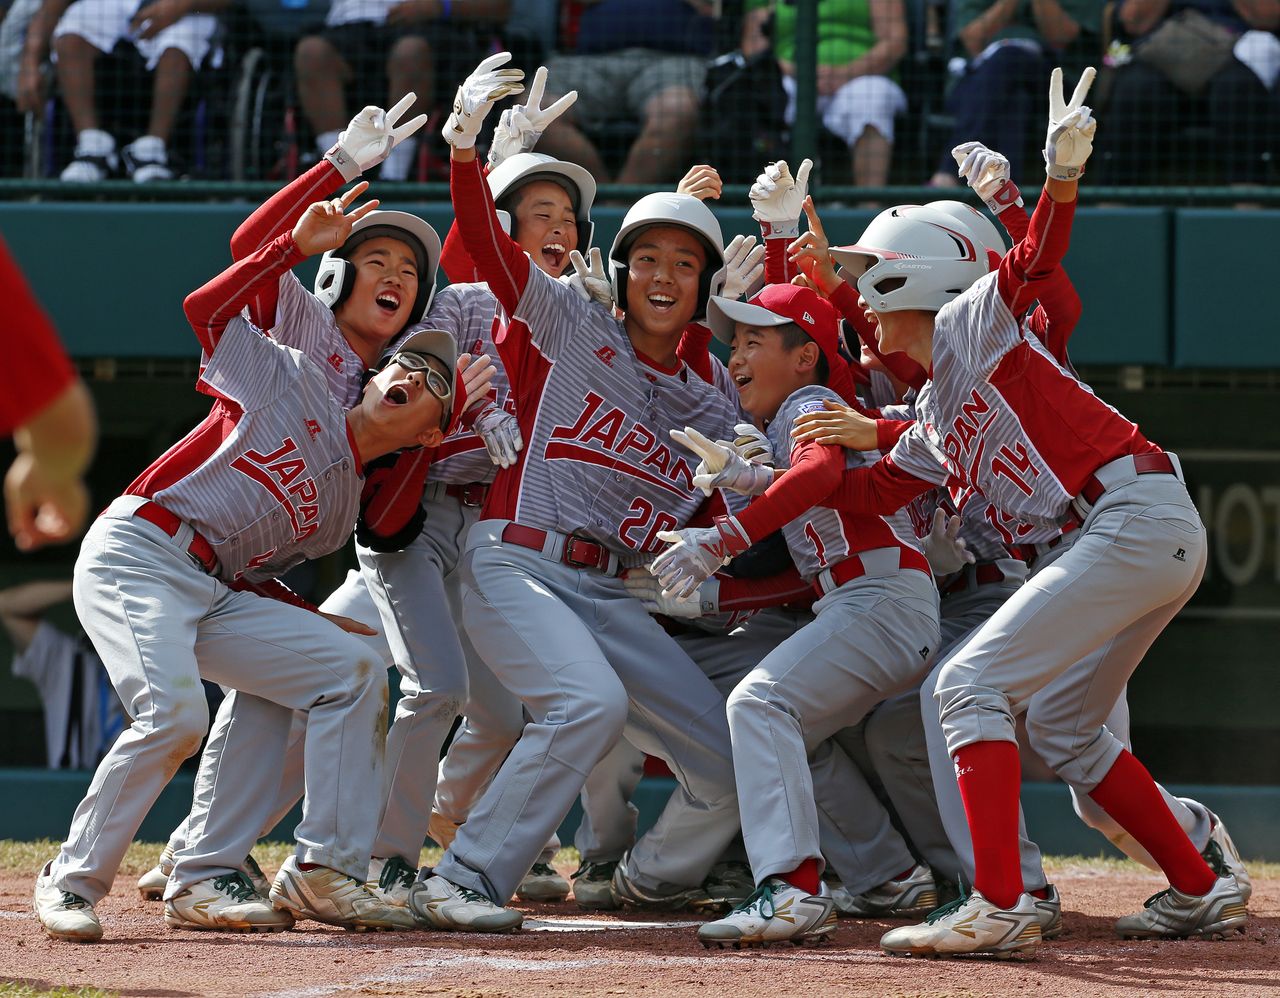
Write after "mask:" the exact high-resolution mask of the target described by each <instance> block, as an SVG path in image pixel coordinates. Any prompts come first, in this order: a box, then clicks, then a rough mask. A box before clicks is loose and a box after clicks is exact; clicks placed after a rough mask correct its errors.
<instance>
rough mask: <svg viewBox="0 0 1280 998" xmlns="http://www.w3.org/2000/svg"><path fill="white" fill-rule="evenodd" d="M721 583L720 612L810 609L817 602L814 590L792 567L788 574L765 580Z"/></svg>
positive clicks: (725, 577)
mask: <svg viewBox="0 0 1280 998" xmlns="http://www.w3.org/2000/svg"><path fill="white" fill-rule="evenodd" d="M716 581H718V582H719V583H720V612H721V613H730V612H732V611H735V610H764V609H766V608H767V607H771V606H788V605H794V604H801V605H808V604H810V603H812V602H813V601H814V596H815V594H814V591H813V586H811V585H809V583H807V582H805V581H804V579H802V578H800V573H799V572H798V571H797V570H796V567H795V566H794V565H792V566H791V567H790V568H788V569H787V570H786V571H785V572H780V573H779V574H777V575H769V576H766V577H765V578H763V579H738V578H734V577H733V576H730V575H717V576H716Z"/></svg>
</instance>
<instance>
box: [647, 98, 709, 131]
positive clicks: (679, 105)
mask: <svg viewBox="0 0 1280 998" xmlns="http://www.w3.org/2000/svg"><path fill="white" fill-rule="evenodd" d="M697 120H698V95H697V94H696V93H694V91H693V90H691V89H689V88H688V87H667V89H665V90H663V91H661V92H660V93H656V94H654V95H653V96H652V97H650V98H649V100H648V101H647V102H646V103H645V105H644V126H645V128H649V129H653V128H661V129H663V130H664V131H681V130H684V129H686V128H689V127H692V125H693V124H695V123H696V122H697Z"/></svg>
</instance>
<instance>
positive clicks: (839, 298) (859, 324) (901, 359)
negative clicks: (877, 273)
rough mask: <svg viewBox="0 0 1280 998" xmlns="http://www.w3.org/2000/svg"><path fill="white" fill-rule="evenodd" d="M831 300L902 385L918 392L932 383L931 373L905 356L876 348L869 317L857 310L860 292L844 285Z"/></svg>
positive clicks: (874, 333)
mask: <svg viewBox="0 0 1280 998" xmlns="http://www.w3.org/2000/svg"><path fill="white" fill-rule="evenodd" d="M828 297H829V298H830V299H831V304H832V305H834V306H835V307H836V309H838V310H839V312H840V314H841V315H843V316H844V317H845V319H846V320H847V321H848V322H849V324H850V325H851V326H853V328H854V329H855V330H856V331H857V333H858V339H860V340H861V341H862V342H863V343H865V344H866V346H867V349H868V350H870V351H871V352H872V353H873V354H875V356H876V357H878V358H879V359H880V362H881V363H882V364H884V366H885V370H887V371H888V372H889V373H890V374H892V375H893V376H894V377H895V378H897V379H898V380H899V381H901V382H904V383H905V384H908V385H910V386H911V387H912V388H914V389H915V390H916V391H919V390H920V389H921V387H923V385H924V383H925V382H926V381H928V380H929V372H928V371H926V370H925V369H924V368H923V367H921V366H920V365H919V364H917V363H916V362H915V361H914V360H912V359H911V358H910V357H908V356H907V355H906V354H905V353H881V352H880V349H879V347H878V346H877V345H876V330H875V327H874V326H872V325H871V323H869V322H867V317H866V316H865V315H864V314H863V312H862V309H860V308H859V307H858V291H857V289H856V288H854V286H853V285H852V284H849V283H848V282H847V281H841V282H840V286H839V287H838V288H836V289H835V291H833V292H831V294H830V295H829V296H828Z"/></svg>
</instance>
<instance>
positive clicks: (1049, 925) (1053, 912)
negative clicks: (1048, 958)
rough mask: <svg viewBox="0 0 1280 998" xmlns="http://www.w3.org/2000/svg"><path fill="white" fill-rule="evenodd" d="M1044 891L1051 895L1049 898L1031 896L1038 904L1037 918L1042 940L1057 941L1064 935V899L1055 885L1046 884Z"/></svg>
mask: <svg viewBox="0 0 1280 998" xmlns="http://www.w3.org/2000/svg"><path fill="white" fill-rule="evenodd" d="M1044 889H1045V891H1046V892H1047V893H1048V895H1049V896H1048V897H1047V898H1038V897H1036V896H1035V895H1034V894H1032V895H1031V896H1032V897H1033V898H1035V902H1036V917H1037V918H1039V919H1040V938H1041V939H1057V938H1058V936H1060V935H1062V898H1061V897H1060V896H1059V895H1058V888H1056V887H1054V886H1053V884H1045V885H1044Z"/></svg>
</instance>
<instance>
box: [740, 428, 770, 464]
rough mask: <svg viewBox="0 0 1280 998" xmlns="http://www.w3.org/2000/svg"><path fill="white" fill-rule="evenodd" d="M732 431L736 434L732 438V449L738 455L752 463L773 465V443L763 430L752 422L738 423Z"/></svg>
mask: <svg viewBox="0 0 1280 998" xmlns="http://www.w3.org/2000/svg"><path fill="white" fill-rule="evenodd" d="M733 432H734V433H736V434H737V436H736V437H734V438H733V449H734V450H735V451H737V452H738V457H740V458H742V459H743V460H744V461H750V462H751V463H752V464H767V465H769V466H770V467H772V466H773V444H771V443H770V442H769V437H768V436H767V435H766V434H765V432H764V430H761V429H758V428H756V426H755V425H754V424H752V423H738V424H736V425H735V426H734V428H733Z"/></svg>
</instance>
